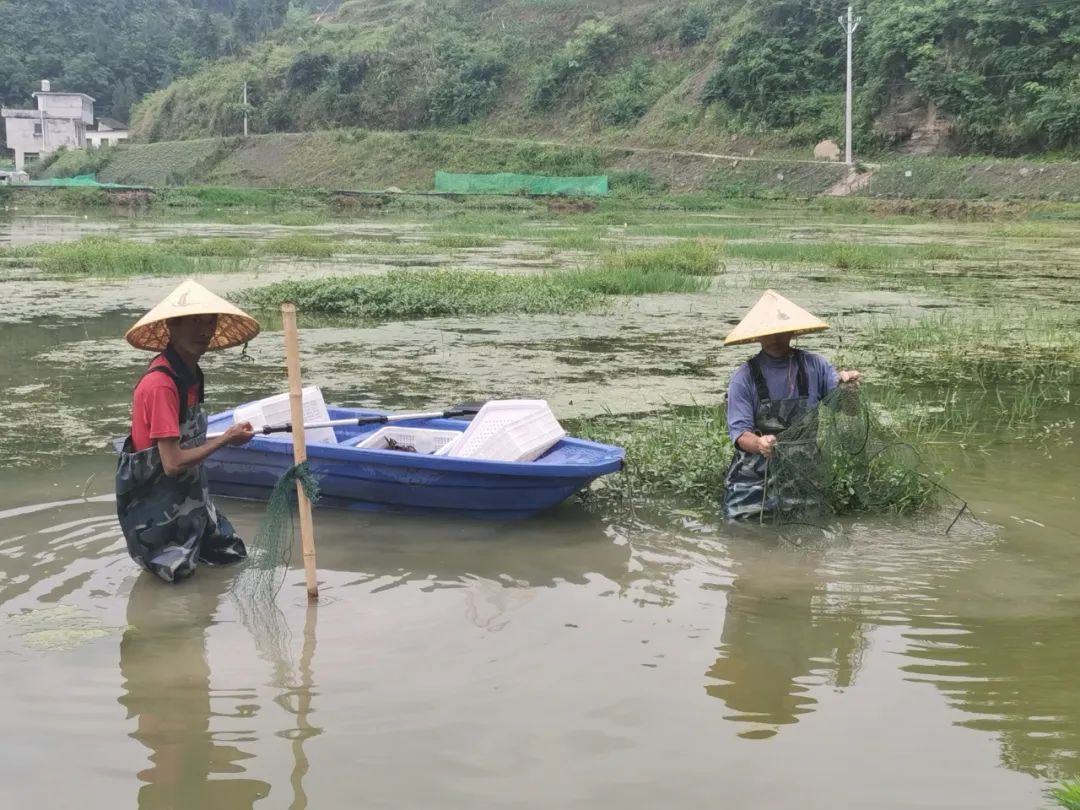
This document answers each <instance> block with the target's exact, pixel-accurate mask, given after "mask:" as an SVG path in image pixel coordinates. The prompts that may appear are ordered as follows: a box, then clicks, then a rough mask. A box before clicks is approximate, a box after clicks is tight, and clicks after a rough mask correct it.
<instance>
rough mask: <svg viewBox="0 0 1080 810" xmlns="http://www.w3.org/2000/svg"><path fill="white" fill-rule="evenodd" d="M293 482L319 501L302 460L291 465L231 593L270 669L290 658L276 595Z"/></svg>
mask: <svg viewBox="0 0 1080 810" xmlns="http://www.w3.org/2000/svg"><path fill="white" fill-rule="evenodd" d="M298 482H299V484H300V485H301V486H302V487H303V488H304V493H305V494H306V495H307V497H308V499H309V500H310V501H311V502H312V503H315V502H316V501H318V499H319V485H318V482H317V481H316V480H315V478H314V476H312V474H311V472H310V471H309V470H308V466H307V462H304V463H303V464H298V465H297V466H295V467H292V468H291V469H289V470H288V471H287V472H286V473H285V474H284V475H282V476H281V478H280V479H278V481H277V483H276V484H275V485H274V489H273V492H271V494H270V499H269V501H267V504H266V512H265V514H264V515H263V519H262V523H260V524H259V529H258V531H257V532H256V533H255V539H254V540H252V542H251V543H250V544H249V545H248V558H247V560H246V561H245V562H244V566H243V568H242V569H241V571H240V573H239V574H238V576H237V577H236V579H235V580H234V581H233V585H232V589H231V591H230V597H231V598H232V601H233V604H234V605H235V606H236V610H237V613H238V614H239V616H240V621H241V622H242V623H243V625H244V626H245V627H246V628H247V630H248V632H250V633H251V636H252V638H253V639H254V640H255V646H256V647H257V648H258V650H259V652H260V654H261V655H262V656H263V657H264V658H265V659H266V660H267V661H269V662H270V663H271V664H273V665H274V666H275V667H286V668H287V662H288V661H289V660H290V656H289V652H288V648H289V641H290V638H291V636H290V634H289V631H288V626H287V624H286V622H285V618H284V616H283V615H282V614H281V610H280V609H279V608H278V606H277V594H278V591H280V590H281V586H282V585H283V584H284V582H285V575H286V574H287V573H288V570H289V564H290V561H291V559H292V546H293V538H294V537H295V535H296V522H297V521H296V517H297V494H296V485H297V483H298Z"/></svg>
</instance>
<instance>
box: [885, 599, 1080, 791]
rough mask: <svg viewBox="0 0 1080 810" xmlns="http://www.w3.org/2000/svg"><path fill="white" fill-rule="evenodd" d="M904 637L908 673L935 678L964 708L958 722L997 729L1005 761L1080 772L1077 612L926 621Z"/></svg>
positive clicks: (1029, 768) (1058, 773) (1029, 769)
mask: <svg viewBox="0 0 1080 810" xmlns="http://www.w3.org/2000/svg"><path fill="white" fill-rule="evenodd" d="M905 635H906V638H907V639H908V640H909V641H910V642H911V646H910V647H909V649H908V650H907V651H906V654H907V655H908V656H909V657H910V658H913V659H915V663H910V664H907V665H905V666H904V667H903V670H904V672H906V673H907V674H908V677H909V679H910V680H916V681H924V682H927V683H932V684H934V685H935V686H936V687H937V688H938V689H939V690H940V691H941V692H942V694H943V695H945V697H946V699H947V700H948V702H949V704H950V705H951V706H953V707H954V708H956V709H959V710H961V711H962V712H964V715H965V719H963V720H961V721H960V725H962V726H964V727H965V728H972V729H977V730H979V731H988V732H993V733H995V734H997V735H998V737H999V740H1000V745H1001V759H1002V762H1003V763H1004V765H1005V766H1006V767H1008V768H1011V769H1013V770H1018V771H1023V772H1025V773H1029V774H1032V775H1034V776H1040V777H1044V778H1046V777H1053V778H1072V777H1074V776H1075V775H1076V774H1077V773H1078V772H1080V705H1078V703H1077V700H1076V666H1077V661H1080V642H1078V640H1077V636H1076V617H1075V616H1068V617H1057V618H1045V619H1039V620H1032V619H1030V618H1022V619H1021V618H1015V619H1013V618H998V619H979V620H967V619H960V620H956V621H943V620H938V621H927V622H920V623H919V624H918V626H917V628H916V629H914V630H912V632H910V633H908V634H905Z"/></svg>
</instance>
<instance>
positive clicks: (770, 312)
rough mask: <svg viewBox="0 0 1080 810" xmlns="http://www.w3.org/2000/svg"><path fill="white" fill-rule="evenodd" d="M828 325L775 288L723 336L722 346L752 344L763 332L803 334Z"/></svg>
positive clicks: (762, 297)
mask: <svg viewBox="0 0 1080 810" xmlns="http://www.w3.org/2000/svg"><path fill="white" fill-rule="evenodd" d="M828 328H829V325H828V324H827V323H825V321H823V320H821V319H820V318H815V317H814V316H813V315H811V314H810V313H809V312H807V311H806V310H805V309H803V308H802V307H800V306H799V305H797V304H793V303H791V302H790V301H788V300H787V299H786V298H784V296H782V295H780V294H779V293H778V292H776V291H775V290H766V291H765V293H764V294H763V295H762V296H761V298H759V299H758V302H757V303H756V304H754V307H753V309H751V310H750V311H749V312H748V313H746V317H745V318H743V319H742V320H741V321H739V325H738V326H736V327H735V328H734V329H732V330H731V334H729V335H728V336H727V337H726V338H724V345H725V346H735V345H737V344H739V343H753V342H754V341H755V340H758V339H759V338H763V337H765V336H766V335H778V334H781V333H783V332H794V333H796V334H799V335H804V334H806V333H808V332H823V331H825V330H826V329H828Z"/></svg>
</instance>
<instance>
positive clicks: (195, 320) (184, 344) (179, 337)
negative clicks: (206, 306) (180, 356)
mask: <svg viewBox="0 0 1080 810" xmlns="http://www.w3.org/2000/svg"><path fill="white" fill-rule="evenodd" d="M215 331H217V315H187V316H185V317H183V318H173V319H171V320H170V321H169V338H170V340H171V341H172V344H173V346H175V347H176V348H177V349H179V350H180V351H182V352H184V353H185V354H189V355H192V356H193V357H202V356H203V355H204V354H206V349H207V347H208V346H209V345H210V340H211V339H212V338H213V337H214V332H215Z"/></svg>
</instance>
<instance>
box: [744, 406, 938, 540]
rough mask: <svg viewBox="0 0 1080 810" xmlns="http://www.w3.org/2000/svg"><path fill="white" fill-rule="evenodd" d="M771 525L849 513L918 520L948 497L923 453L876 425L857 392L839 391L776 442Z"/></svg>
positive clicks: (769, 495) (769, 488)
mask: <svg viewBox="0 0 1080 810" xmlns="http://www.w3.org/2000/svg"><path fill="white" fill-rule="evenodd" d="M765 487H766V500H767V501H769V500H771V499H773V498H775V503H776V509H775V512H774V514H773V516H772V517H773V519H774V520H776V521H778V522H781V523H785V522H787V523H792V522H794V523H797V522H813V521H815V520H818V519H820V518H822V517H825V518H827V517H829V516H836V515H844V514H852V513H868V512H873V513H889V512H892V513H905V514H906V513H914V512H917V511H922V510H926V509H929V508H932V507H934V506H935V505H937V504H938V502H939V498H940V496H941V495H942V494H943V493H945V492H947V490H945V489H944V487H942V485H941V483H940V482H939V481H938V480H937V478H936V476H935V475H933V474H931V473H930V472H928V471H927V470H926V467H925V464H924V462H923V459H922V458H921V457H920V454H919V452H918V451H917V450H916V449H915V448H914V447H913V446H912V445H911V444H909V443H907V442H905V441H903V440H902V439H900V438H899V437H898V436H897V435H895V433H894V432H893V431H892V430H890V429H889V428H887V427H886V426H885V425H884V424H883V423H882V421H881V420H880V419H879V418H878V415H877V413H876V412H875V409H874V407H873V405H872V403H870V402H869V401H868V399H867V398H866V396H865V395H864V394H863V393H862V392H861V391H860V390H859V389H858V388H856V387H854V386H850V385H841V386H839V387H838V388H836V389H835V390H834V391H833V392H832V393H830V394H829V395H828V396H827V397H826V398H825V399H824V400H822V402H821V403H820V404H819V406H818V407H817V408H816V409H814V410H812V411H810V412H808V413H807V414H806V415H805V416H803V417H802V418H801V419H799V420H798V421H797V422H796V423H795V424H793V425H792V426H791V427H789V428H788V429H787V430H785V431H784V432H783V433H781V434H780V436H779V437H778V438H777V443H776V452H775V454H774V456H773V458H772V459H771V460H770V461H769V464H768V467H767V470H766V480H765Z"/></svg>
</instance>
